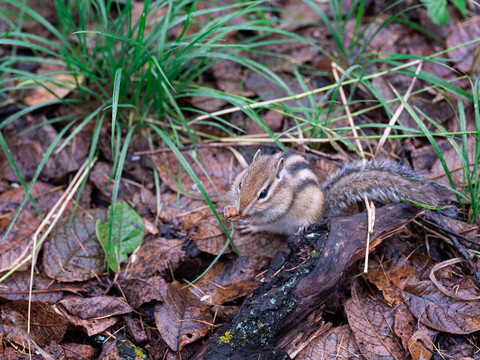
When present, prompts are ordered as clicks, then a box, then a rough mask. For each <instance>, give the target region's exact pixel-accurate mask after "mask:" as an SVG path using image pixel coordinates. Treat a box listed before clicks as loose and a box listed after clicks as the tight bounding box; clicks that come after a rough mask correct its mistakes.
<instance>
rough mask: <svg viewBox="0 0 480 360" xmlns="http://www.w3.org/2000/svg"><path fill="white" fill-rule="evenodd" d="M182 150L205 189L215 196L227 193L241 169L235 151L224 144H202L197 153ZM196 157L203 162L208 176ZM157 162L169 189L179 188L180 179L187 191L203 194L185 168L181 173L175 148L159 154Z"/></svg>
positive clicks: (157, 166)
mask: <svg viewBox="0 0 480 360" xmlns="http://www.w3.org/2000/svg"><path fill="white" fill-rule="evenodd" d="M182 154H183V156H184V157H185V159H186V160H187V161H188V163H189V164H190V166H191V167H192V169H193V170H194V171H195V174H196V175H197V176H198V178H199V179H200V181H201V183H202V185H203V187H204V188H205V191H206V192H207V193H208V194H209V195H210V196H212V197H216V198H218V197H219V196H223V195H224V194H226V193H227V191H228V190H229V189H230V185H231V183H232V182H233V179H234V177H235V176H236V175H237V174H238V173H239V172H240V171H241V168H240V166H239V165H238V162H237V161H236V160H234V156H233V154H232V153H231V152H230V151H228V150H226V149H223V148H201V149H199V151H198V154H197V153H196V152H195V151H183V152H182ZM194 159H196V160H197V161H198V162H199V163H201V164H203V167H204V169H205V171H206V173H207V174H208V177H207V176H206V175H205V173H204V172H203V170H202V169H201V168H200V166H199V165H198V164H197V162H196V161H195V160H194ZM154 162H155V166H156V168H157V170H158V172H159V174H160V177H161V179H162V181H163V182H164V183H165V184H167V185H168V186H169V187H170V189H172V190H174V191H177V189H178V187H177V184H176V183H177V182H178V180H179V179H180V185H181V188H182V189H183V190H184V191H186V192H189V193H192V194H194V195H196V196H199V197H200V198H201V193H200V191H199V190H198V189H197V186H196V185H195V183H194V182H193V180H192V179H191V178H190V176H189V175H188V174H187V173H186V172H185V170H182V172H181V176H179V163H178V159H177V157H176V156H175V155H174V154H173V153H172V152H165V153H160V154H158V155H156V156H155V157H154ZM209 178H210V179H209ZM210 180H211V181H210Z"/></svg>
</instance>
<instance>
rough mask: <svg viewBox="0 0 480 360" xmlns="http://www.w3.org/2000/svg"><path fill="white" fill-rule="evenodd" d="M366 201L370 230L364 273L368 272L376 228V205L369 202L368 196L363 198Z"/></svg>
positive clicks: (368, 231)
mask: <svg viewBox="0 0 480 360" xmlns="http://www.w3.org/2000/svg"><path fill="white" fill-rule="evenodd" d="M363 198H364V201H365V206H366V207H367V218H368V221H367V223H368V228H367V245H366V246H365V267H364V269H363V272H364V273H367V272H368V254H369V253H370V235H371V234H372V233H373V227H374V226H375V205H374V204H373V201H370V200H368V197H367V195H366V194H364V196H363Z"/></svg>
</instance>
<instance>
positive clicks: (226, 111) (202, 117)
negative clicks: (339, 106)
mask: <svg viewBox="0 0 480 360" xmlns="http://www.w3.org/2000/svg"><path fill="white" fill-rule="evenodd" d="M417 63H418V60H414V61H411V62H409V63H406V64H403V65H400V66H396V67H394V68H391V69H388V70H384V71H380V72H378V73H375V74H371V75H367V76H364V77H363V80H369V79H374V78H377V77H380V76H383V75H386V74H388V73H390V72H393V71H397V70H401V69H404V68H407V67H409V66H413V65H416V64H417ZM357 81H358V79H350V80H345V81H343V82H342V83H340V84H332V85H327V86H324V87H321V88H318V89H315V90H312V91H307V92H304V93H301V94H297V95H294V96H286V97H283V98H278V99H273V100H266V101H260V102H257V103H255V104H249V105H244V106H235V107H232V108H229V109H223V110H219V111H215V112H213V113H211V114H204V115H200V116H197V117H196V118H195V119H193V120H191V121H190V122H189V123H188V125H189V126H191V125H192V124H194V123H196V122H198V121H201V120H206V119H210V118H212V117H214V116H220V115H225V114H230V113H233V112H236V111H240V110H243V109H256V108H259V107H263V106H267V105H272V104H277V103H280V102H283V101H287V100H297V99H301V98H304V97H306V96H309V95H313V94H317V93H321V92H324V91H328V90H331V89H334V88H335V87H336V86H338V85H340V86H345V85H349V84H353V83H355V82H357Z"/></svg>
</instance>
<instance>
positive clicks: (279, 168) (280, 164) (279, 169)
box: [275, 158, 285, 180]
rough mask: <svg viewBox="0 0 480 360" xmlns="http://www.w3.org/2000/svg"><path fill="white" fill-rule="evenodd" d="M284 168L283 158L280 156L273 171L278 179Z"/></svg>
mask: <svg viewBox="0 0 480 360" xmlns="http://www.w3.org/2000/svg"><path fill="white" fill-rule="evenodd" d="M284 169H285V159H284V158H280V160H278V163H277V169H276V171H275V176H276V178H277V179H278V180H280V179H281V178H282V176H283V174H284V171H283V170H284Z"/></svg>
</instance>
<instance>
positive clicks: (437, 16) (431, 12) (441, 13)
mask: <svg viewBox="0 0 480 360" xmlns="http://www.w3.org/2000/svg"><path fill="white" fill-rule="evenodd" d="M421 2H422V3H423V4H424V5H425V7H426V8H427V15H428V16H429V17H430V19H432V21H433V22H434V23H435V24H437V25H446V24H448V23H449V22H450V16H449V15H448V11H447V0H421Z"/></svg>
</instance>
